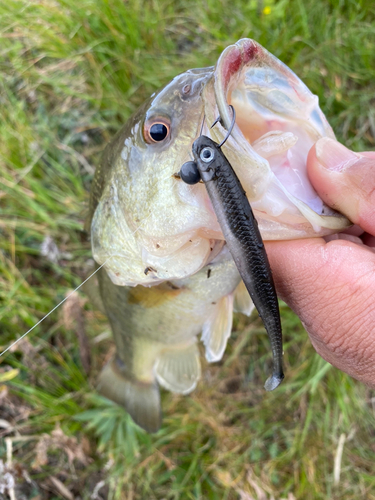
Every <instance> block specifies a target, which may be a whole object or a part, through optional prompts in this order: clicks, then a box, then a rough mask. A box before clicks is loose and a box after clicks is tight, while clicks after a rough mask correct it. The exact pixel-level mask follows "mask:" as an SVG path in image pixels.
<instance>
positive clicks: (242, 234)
mask: <svg viewBox="0 0 375 500" xmlns="http://www.w3.org/2000/svg"><path fill="white" fill-rule="evenodd" d="M193 156H194V159H195V162H196V165H197V168H198V170H199V173H200V176H201V178H202V180H203V182H204V183H205V185H206V188H207V192H208V194H209V196H210V200H211V203H212V206H213V208H214V210H215V213H216V215H217V218H218V221H219V223H220V227H221V229H222V231H223V234H224V237H225V241H226V244H227V246H228V249H229V251H230V253H231V255H232V257H233V260H234V262H235V264H236V266H237V269H238V271H239V273H240V275H241V278H242V279H243V282H244V284H245V286H246V288H247V290H248V292H249V294H250V297H251V299H252V301H253V303H254V305H255V307H256V309H257V311H258V313H259V315H260V317H261V318H262V320H263V322H264V325H265V328H266V331H267V333H268V336H269V339H270V342H271V348H272V354H273V364H274V366H273V373H272V375H271V377H269V378H268V379H267V381H266V384H265V389H266V390H268V391H272V390H274V389H276V387H278V386H279V384H280V383H281V381H282V380H283V378H284V373H283V368H282V352H283V347H282V333H281V321H280V312H279V305H278V301H277V294H276V289H275V284H274V282H273V278H272V272H271V268H270V265H269V262H268V258H267V254H266V250H265V248H264V244H263V240H262V237H261V235H260V232H259V229H258V223H257V220H256V219H255V217H254V214H253V211H252V209H251V206H250V204H249V201H248V199H247V197H246V193H245V191H244V190H243V188H242V186H241V183H240V181H239V180H238V177H237V176H236V173H235V172H234V170H233V168H232V167H231V165H230V164H229V162H228V160H227V159H226V157H225V156H224V154H223V153H222V151H221V149H220V146H219V145H218V144H217V143H216V142H214V141H213V140H212V139H210V138H209V137H205V136H201V137H198V139H197V140H196V141H195V142H194V144H193Z"/></svg>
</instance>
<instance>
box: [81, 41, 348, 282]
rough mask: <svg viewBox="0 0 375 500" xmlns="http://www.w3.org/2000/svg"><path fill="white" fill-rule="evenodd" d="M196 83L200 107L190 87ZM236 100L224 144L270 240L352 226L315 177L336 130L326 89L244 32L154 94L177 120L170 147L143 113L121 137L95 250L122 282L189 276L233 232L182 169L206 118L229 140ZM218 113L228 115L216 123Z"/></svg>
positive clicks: (96, 225)
mask: <svg viewBox="0 0 375 500" xmlns="http://www.w3.org/2000/svg"><path fill="white" fill-rule="evenodd" d="M187 88H188V89H189V91H190V93H191V103H190V104H189V106H190V107H187V103H186V102H185V96H183V94H184V92H185V91H186V89H187ZM179 89H180V90H179ZM181 89H182V90H181ZM190 89H193V90H190ZM194 92H195V93H194ZM170 96H174V97H173V99H174V100H173V101H172V100H171V99H172V98H171V97H170ZM181 96H182V97H181ZM229 105H232V106H233V107H234V108H235V110H236V115H237V120H236V125H235V127H234V129H233V131H232V134H231V136H230V137H229V139H228V140H227V141H226V143H225V145H224V146H223V152H224V154H225V156H226V157H227V158H228V160H229V162H230V163H231V165H232V166H233V168H234V170H235V171H236V174H237V176H238V177H239V179H240V181H241V184H242V186H243V188H244V189H245V191H246V194H247V197H248V199H249V201H250V203H251V206H252V208H253V211H254V215H255V216H256V218H257V220H258V224H259V228H260V231H261V234H262V237H263V239H264V240H279V239H296V238H306V237H313V236H322V235H326V234H331V233H334V232H338V231H340V230H343V229H345V228H346V227H348V226H349V225H350V222H349V221H348V220H347V219H346V218H345V217H344V216H343V215H341V214H338V213H337V212H335V211H334V210H332V209H331V208H329V207H328V206H327V205H325V204H324V203H323V202H322V200H321V199H320V198H319V196H318V195H317V193H316V192H315V190H314V189H313V188H312V186H311V184H310V182H309V180H308V177H307V172H306V160H307V155H308V152H309V150H310V148H311V147H312V146H313V144H314V143H315V142H316V141H317V140H318V139H319V138H321V137H324V136H326V137H331V138H335V136H334V133H333V131H332V129H331V127H330V125H329V124H328V122H327V120H326V118H325V116H324V114H323V113H322V111H321V110H320V108H319V104H318V98H317V97H316V96H314V95H313V94H312V93H311V92H310V90H309V89H308V88H307V87H306V86H305V85H304V83H303V82H302V81H301V80H300V79H299V78H298V77H297V76H296V75H295V74H294V73H293V72H292V71H291V70H290V69H289V68H288V67H287V66H286V65H284V64H283V63H282V62H281V61H279V60H278V59H277V58H276V57H274V56H273V55H272V54H270V53H269V52H268V51H267V50H265V49H264V48H263V47H262V46H260V45H259V44H258V43H256V42H255V41H253V40H250V39H242V40H240V41H239V42H237V43H236V44H234V45H231V46H229V47H227V48H226V49H225V50H224V51H223V53H222V54H221V56H220V58H219V60H218V62H217V64H216V66H215V68H206V69H200V70H190V71H187V72H186V73H184V74H182V75H180V76H179V77H176V78H175V79H174V80H173V81H172V82H171V83H170V84H169V85H167V86H166V87H165V88H164V89H163V90H162V91H161V92H160V93H159V94H158V95H157V96H156V98H155V99H154V101H152V102H151V107H150V108H149V109H148V111H147V113H146V118H147V116H148V115H150V113H151V111H152V109H153V108H155V109H157V110H159V109H161V110H162V114H163V116H166V115H168V114H169V116H170V117H172V118H171V119H170V125H171V127H172V126H174V129H175V131H172V132H171V138H170V142H166V143H165V144H164V145H163V144H162V145H161V147H160V151H158V150H157V149H156V146H155V145H151V146H148V145H145V144H141V145H139V143H140V142H142V140H143V139H139V137H138V136H139V135H140V134H139V129H140V128H141V127H142V124H141V122H139V123H136V124H135V125H134V126H133V127H132V129H131V130H132V133H134V134H135V135H137V134H138V136H137V137H138V138H137V137H131V138H127V139H126V140H125V147H124V149H123V150H122V151H121V148H120V146H119V145H118V144H117V145H116V144H115V146H114V147H115V148H117V149H118V150H119V151H121V154H120V155H119V157H118V158H117V160H114V162H115V167H116V168H113V169H112V170H113V172H112V174H111V178H110V180H109V182H107V185H106V188H105V190H104V194H103V196H102V199H101V201H100V203H99V204H98V207H97V209H96V211H95V214H94V217H93V221H92V226H91V227H92V231H91V234H92V248H93V255H94V258H95V260H96V262H98V263H99V264H103V263H105V268H106V270H107V273H108V275H109V276H110V278H111V280H112V281H113V282H114V283H115V284H117V285H125V286H135V285H139V284H142V285H145V286H151V285H157V284H159V283H161V282H163V281H166V280H167V281H173V280H180V279H184V278H186V277H188V276H190V275H192V274H194V273H196V272H198V271H199V270H200V269H202V268H203V267H204V266H206V265H207V264H208V263H209V262H211V261H212V260H213V259H214V258H215V257H216V256H217V255H218V253H219V252H220V251H221V249H222V247H223V244H224V241H223V240H224V237H223V234H222V232H221V229H220V226H219V224H218V222H217V220H216V216H215V214H214V211H213V208H212V206H211V203H210V201H209V198H208V195H207V192H206V190H205V187H204V185H203V184H198V185H195V186H188V185H186V184H185V183H184V182H182V181H178V180H176V178H175V174H176V173H177V172H178V171H179V169H180V168H181V166H182V164H183V163H184V162H185V161H188V160H190V159H191V146H192V143H193V142H194V140H195V139H196V138H197V136H198V135H199V133H200V132H201V124H202V120H203V117H205V122H204V123H205V124H204V127H203V130H202V133H203V134H204V135H207V136H208V137H210V138H211V139H213V140H214V141H216V142H221V141H222V139H223V138H224V137H225V135H226V130H227V129H228V128H229V126H230V123H231V119H232V114H231V111H230V108H229ZM150 110H151V111H150ZM218 116H220V117H221V123H218V124H217V125H216V126H215V127H214V128H212V129H210V124H212V123H213V122H214V120H215V119H216V118H217V117H218ZM115 141H117V143H118V139H115V140H114V143H115ZM137 141H138V143H137ZM137 144H138V145H137ZM147 148H148V149H147ZM152 148H154V149H153V153H152V154H153V156H151V157H150V156H147V155H149V150H150V149H152ZM134 158H136V163H134V161H133V159H134ZM132 161H133V163H132ZM152 176H154V177H155V178H157V182H156V181H155V182H151V180H150V179H151V177H152ZM155 186H157V187H156V188H155Z"/></svg>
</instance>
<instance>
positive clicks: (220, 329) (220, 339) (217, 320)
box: [202, 293, 233, 363]
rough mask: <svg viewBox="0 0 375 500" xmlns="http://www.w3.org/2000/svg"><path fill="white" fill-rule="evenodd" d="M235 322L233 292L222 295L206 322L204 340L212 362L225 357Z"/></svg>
mask: <svg viewBox="0 0 375 500" xmlns="http://www.w3.org/2000/svg"><path fill="white" fill-rule="evenodd" d="M232 323H233V294H232V293H231V294H229V295H226V296H225V297H222V298H221V299H220V300H219V301H218V302H217V304H216V307H215V310H214V311H213V313H212V314H211V316H210V318H209V319H208V320H207V321H206V322H205V323H204V325H203V329H202V341H203V344H204V345H205V347H206V359H207V361H209V362H210V363H212V362H213V361H220V359H221V358H222V357H223V354H224V351H225V348H226V346H227V341H228V338H229V336H230V332H231V330H232Z"/></svg>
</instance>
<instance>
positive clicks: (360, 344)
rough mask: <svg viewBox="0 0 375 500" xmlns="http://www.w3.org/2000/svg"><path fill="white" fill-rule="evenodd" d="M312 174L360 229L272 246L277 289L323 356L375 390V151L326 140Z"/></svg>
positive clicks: (313, 154) (311, 163)
mask: <svg viewBox="0 0 375 500" xmlns="http://www.w3.org/2000/svg"><path fill="white" fill-rule="evenodd" d="M307 171H308V175H309V178H310V180H311V183H312V184H313V186H314V187H315V189H316V190H317V192H318V194H319V195H320V197H321V198H322V199H323V200H324V201H325V202H326V203H327V204H328V205H329V206H331V207H332V208H335V209H336V210H338V211H340V212H341V213H343V214H345V215H346V216H347V217H348V218H349V219H350V220H351V221H352V222H353V223H354V224H356V225H357V226H355V227H354V228H353V230H352V234H351V235H349V234H346V235H345V234H340V235H334V236H333V237H329V238H327V239H330V241H328V242H327V241H325V240H324V239H323V238H315V239H306V240H296V241H275V242H267V245H266V248H267V254H268V258H269V260H270V264H271V268H272V272H273V276H274V279H275V284H276V288H277V291H278V294H279V296H280V297H281V298H282V299H283V300H284V301H285V302H286V303H287V304H288V305H289V306H290V307H291V308H292V309H293V310H294V311H295V313H296V314H297V315H298V316H299V317H300V319H301V321H302V323H303V325H304V326H305V328H306V330H307V332H308V334H309V336H310V339H311V342H312V344H313V346H314V348H315V349H316V351H317V352H318V353H319V354H320V355H321V356H322V357H323V358H324V359H326V360H327V361H329V362H330V363H331V364H332V365H334V366H336V367H337V368H339V369H340V370H342V371H344V372H346V373H348V374H349V375H351V376H352V377H354V378H356V379H358V380H361V381H362V382H365V383H366V384H368V385H370V386H372V387H375V248H374V247H375V152H368V153H353V152H352V151H350V150H348V149H347V148H345V147H344V146H342V145H341V144H338V143H337V142H336V141H333V140H332V139H328V138H323V139H320V140H319V141H318V142H317V143H316V144H315V146H313V148H312V149H311V150H310V153H309V157H308V164H307Z"/></svg>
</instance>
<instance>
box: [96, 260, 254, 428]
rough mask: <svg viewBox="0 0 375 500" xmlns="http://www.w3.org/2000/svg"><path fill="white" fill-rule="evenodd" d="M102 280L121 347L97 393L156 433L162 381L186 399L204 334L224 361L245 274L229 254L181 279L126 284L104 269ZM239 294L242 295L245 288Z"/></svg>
mask: <svg viewBox="0 0 375 500" xmlns="http://www.w3.org/2000/svg"><path fill="white" fill-rule="evenodd" d="M99 283H100V292H101V296H102V300H103V305H104V308H105V310H106V313H107V315H108V319H109V321H110V324H111V328H112V331H113V336H114V340H115V343H116V348H117V353H116V356H115V358H113V359H112V361H111V362H110V363H109V364H108V365H107V366H106V367H105V368H104V370H103V372H102V373H101V375H100V378H99V386H98V388H99V391H100V392H102V393H103V394H104V395H106V396H107V397H109V398H110V399H112V400H114V401H116V402H117V403H118V404H120V405H122V406H124V407H125V408H126V410H127V411H128V412H129V413H130V415H131V416H132V417H133V419H134V420H135V421H136V422H137V423H138V424H139V425H140V426H141V427H143V428H144V429H146V430H147V431H149V432H155V431H157V430H158V429H159V427H160V424H161V412H160V396H159V388H158V384H160V385H161V386H163V387H164V388H166V389H168V390H171V391H173V392H176V393H181V394H188V393H189V392H191V391H192V390H194V389H195V387H196V384H197V382H198V380H199V378H200V374H201V368H200V360H199V351H198V346H197V336H198V335H199V334H200V333H202V332H203V338H204V341H205V343H206V350H207V356H208V357H209V359H210V360H212V361H214V360H219V359H221V357H222V355H223V352H224V349H225V347H226V342H227V339H228V337H229V335H230V331H231V328H232V313H233V300H234V292H235V290H236V288H237V287H238V285H239V283H240V275H239V273H238V271H237V268H236V266H235V263H234V262H233V260H232V259H231V256H230V254H229V253H228V252H226V251H224V252H221V253H220V255H218V256H217V257H216V258H215V259H214V260H213V261H212V262H211V263H210V264H208V265H207V266H205V267H204V268H203V269H201V270H200V271H199V272H198V273H196V274H194V275H192V276H190V277H188V278H183V279H181V280H173V281H166V282H164V283H162V284H160V285H156V286H153V287H143V286H136V287H120V286H116V285H114V284H113V283H112V281H111V280H110V278H109V277H108V275H107V273H106V272H105V271H104V270H100V271H99ZM238 293H239V294H241V293H243V291H242V287H240V291H239V292H238ZM244 300H246V298H244ZM247 304H248V305H249V302H247ZM250 308H251V305H250Z"/></svg>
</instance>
